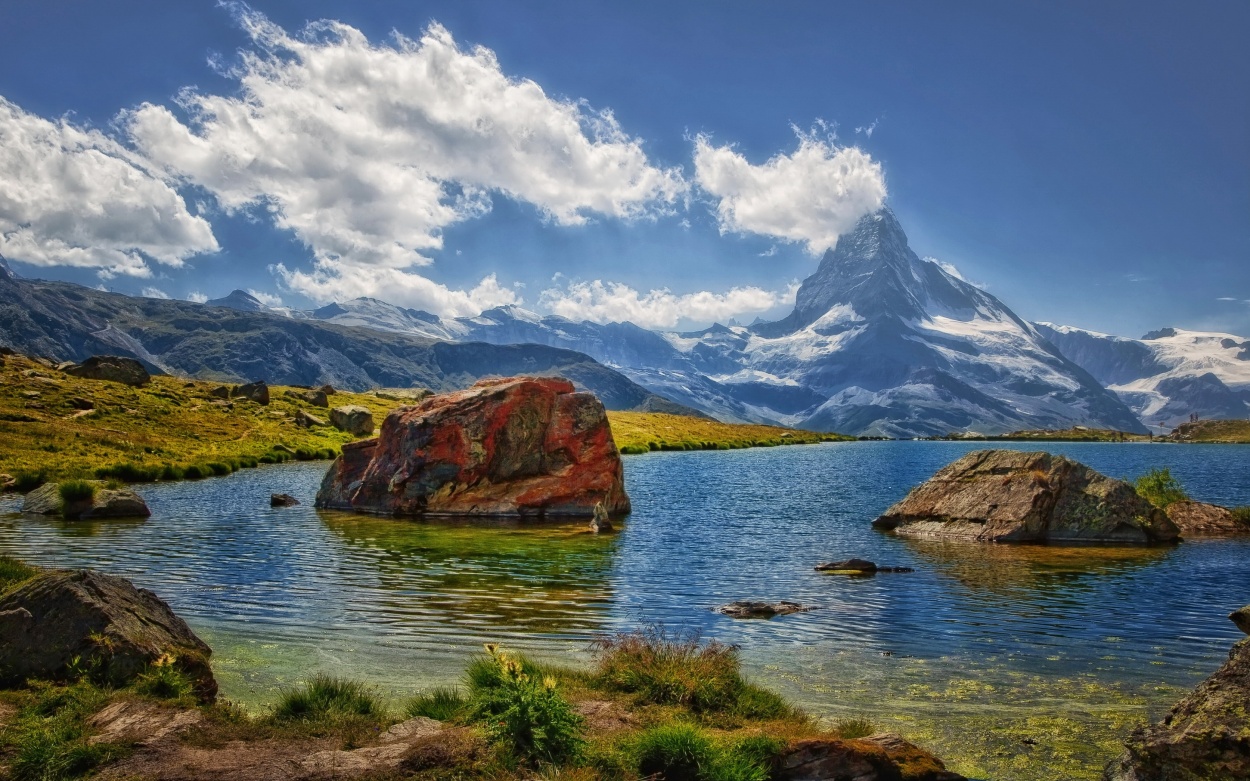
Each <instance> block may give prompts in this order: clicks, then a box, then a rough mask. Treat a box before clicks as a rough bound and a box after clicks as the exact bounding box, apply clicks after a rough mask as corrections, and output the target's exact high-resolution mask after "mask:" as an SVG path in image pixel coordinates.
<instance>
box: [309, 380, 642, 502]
mask: <svg viewBox="0 0 1250 781" xmlns="http://www.w3.org/2000/svg"><path fill="white" fill-rule="evenodd" d="M601 502H602V503H603V506H604V508H605V509H606V510H607V513H608V516H609V518H612V517H621V516H623V515H625V514H626V513H628V512H629V509H630V505H629V497H628V496H627V495H626V494H625V482H624V467H623V465H622V463H621V457H620V453H619V452H618V451H617V448H616V443H615V442H614V441H613V439H612V430H611V428H610V427H609V425H608V418H607V413H606V412H605V411H604V408H603V404H601V403H600V402H599V400H598V399H597V398H595V396H594V395H593V394H590V393H577V392H575V391H574V389H573V384H572V383H570V382H569V381H567V380H564V379H560V378H550V377H544V378H529V377H515V378H509V379H498V380H484V381H482V382H479V383H478V384H476V385H474V386H473V387H472V388H469V389H467V390H463V391H458V392H455V393H448V394H444V395H439V396H431V397H429V398H427V399H426V400H425V401H423V402H421V403H420V404H418V405H415V406H408V407H399V408H397V409H395V410H392V411H391V412H390V414H388V415H387V416H386V419H385V420H384V421H383V422H382V429H381V434H380V435H379V436H378V437H376V438H374V439H368V440H362V441H359V442H349V443H347V444H345V445H344V446H343V453H342V455H341V456H339V458H338V459H336V460H335V462H334V464H333V465H332V466H331V467H330V470H329V472H328V473H327V474H326V477H325V480H324V481H323V482H322V484H321V490H320V491H318V493H317V507H319V508H323V509H337V510H357V511H362V512H372V513H381V514H387V515H452V516H454V515H493V516H523V517H539V516H549V517H574V518H577V517H580V518H591V517H592V516H593V515H594V508H595V505H597V504H599V503H601Z"/></svg>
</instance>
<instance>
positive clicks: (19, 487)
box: [13, 469, 48, 494]
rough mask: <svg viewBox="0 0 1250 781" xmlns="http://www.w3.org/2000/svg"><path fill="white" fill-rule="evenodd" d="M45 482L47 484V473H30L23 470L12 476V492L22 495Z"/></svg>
mask: <svg viewBox="0 0 1250 781" xmlns="http://www.w3.org/2000/svg"><path fill="white" fill-rule="evenodd" d="M46 482H48V478H47V472H45V471H44V470H42V469H40V470H36V471H31V472H28V471H25V470H23V471H20V472H18V473H17V474H15V475H13V490H15V491H17V492H18V493H22V494H25V493H30V492H31V491H33V490H35V489H36V488H38V487H39V486H41V485H43V484H44V483H46Z"/></svg>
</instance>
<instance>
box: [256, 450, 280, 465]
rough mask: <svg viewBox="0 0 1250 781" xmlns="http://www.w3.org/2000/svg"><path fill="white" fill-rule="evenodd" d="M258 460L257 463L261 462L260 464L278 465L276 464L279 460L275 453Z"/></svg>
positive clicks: (267, 454)
mask: <svg viewBox="0 0 1250 781" xmlns="http://www.w3.org/2000/svg"><path fill="white" fill-rule="evenodd" d="M256 460H257V461H259V462H260V463H262V464H276V463H278V459H277V457H276V456H275V455H274V454H273V453H266V454H265V455H263V456H261V457H260V458H258V459H256Z"/></svg>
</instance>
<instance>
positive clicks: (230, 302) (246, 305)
mask: <svg viewBox="0 0 1250 781" xmlns="http://www.w3.org/2000/svg"><path fill="white" fill-rule="evenodd" d="M204 305H205V306H224V307H225V308H226V309H237V310H239V311H240V312H264V311H265V310H266V308H267V307H266V306H265V305H264V304H262V303H261V302H260V299H258V298H257V297H256V296H254V295H252V294H251V293H248V292H247V291H245V290H235V291H233V292H231V293H230V295H228V296H225V297H223V298H214V299H211V300H209V301H205V302H204Z"/></svg>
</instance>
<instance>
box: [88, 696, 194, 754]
mask: <svg viewBox="0 0 1250 781" xmlns="http://www.w3.org/2000/svg"><path fill="white" fill-rule="evenodd" d="M87 723H88V724H89V725H91V727H92V728H94V729H96V730H98V732H96V734H94V735H92V736H91V737H89V738H87V743H88V744H90V745H95V744H97V743H134V744H136V745H139V746H150V745H152V744H153V743H156V742H157V741H159V740H160V739H161V738H164V737H166V736H167V735H178V734H181V733H183V732H186V731H188V730H190V729H193V728H196V727H199V726H200V725H201V724H203V723H204V715H203V714H202V713H200V711H198V710H195V709H191V708H170V707H167V706H164V705H158V704H156V703H154V702H146V701H144V700H121V701H120V702H114V703H112V704H111V705H108V706H107V707H105V708H104V709H103V710H101V711H100V712H99V713H97V714H96V715H94V716H92V717H91V718H90V719H89V720H88V722H87Z"/></svg>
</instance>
